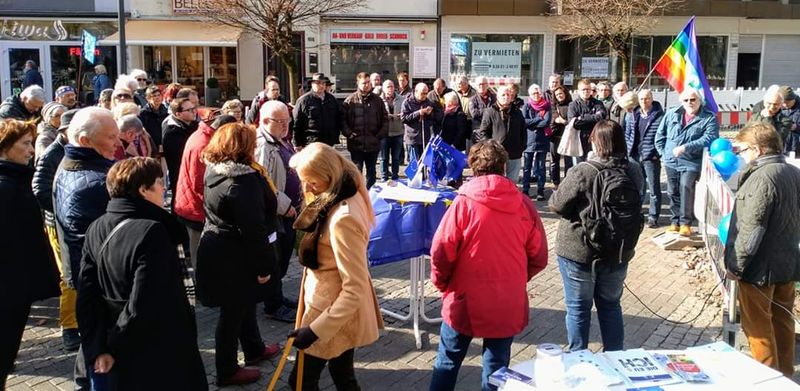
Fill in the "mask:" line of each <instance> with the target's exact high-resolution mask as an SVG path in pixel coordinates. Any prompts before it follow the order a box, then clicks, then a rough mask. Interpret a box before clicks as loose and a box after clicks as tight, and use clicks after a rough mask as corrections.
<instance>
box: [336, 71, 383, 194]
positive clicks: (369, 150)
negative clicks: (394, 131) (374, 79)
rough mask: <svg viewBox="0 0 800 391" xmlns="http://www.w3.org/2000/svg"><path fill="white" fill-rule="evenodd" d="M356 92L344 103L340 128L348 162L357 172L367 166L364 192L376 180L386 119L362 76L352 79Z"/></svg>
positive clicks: (380, 104) (365, 76)
mask: <svg viewBox="0 0 800 391" xmlns="http://www.w3.org/2000/svg"><path fill="white" fill-rule="evenodd" d="M356 83H357V84H358V91H356V92H354V93H353V94H352V95H350V96H348V97H347V99H345V100H344V105H343V109H344V128H343V129H342V134H344V136H345V137H347V150H348V151H350V158H351V159H352V160H353V163H355V164H356V166H358V169H359V170H361V169H362V167H363V166H364V165H366V166H367V188H370V187H372V185H373V184H374V183H375V180H376V177H377V175H376V173H375V165H376V164H378V152H379V151H380V149H381V140H382V139H383V138H384V137H386V136H387V135H388V134H389V115H388V113H387V112H386V109H385V108H384V106H383V100H381V98H380V97H379V96H378V95H375V93H373V92H372V84H371V83H370V81H369V75H368V74H367V73H366V72H360V73H359V74H358V75H356Z"/></svg>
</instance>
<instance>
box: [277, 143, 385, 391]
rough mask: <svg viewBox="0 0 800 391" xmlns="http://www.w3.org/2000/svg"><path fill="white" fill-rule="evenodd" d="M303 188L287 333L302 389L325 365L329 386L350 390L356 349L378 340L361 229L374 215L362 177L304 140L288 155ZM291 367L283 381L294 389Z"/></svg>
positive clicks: (379, 324)
mask: <svg viewBox="0 0 800 391" xmlns="http://www.w3.org/2000/svg"><path fill="white" fill-rule="evenodd" d="M289 165H290V166H291V167H292V168H294V169H296V170H297V174H298V176H299V177H300V180H301V181H302V182H303V189H304V191H305V192H306V193H311V194H310V195H311V196H313V201H311V202H310V203H309V204H308V206H306V208H305V209H304V210H303V211H302V212H301V213H300V216H298V218H297V221H296V222H295V224H294V227H295V228H296V229H299V230H302V231H305V232H306V234H305V236H304V237H303V238H302V239H301V241H300V248H299V250H298V258H299V260H300V263H301V264H302V265H303V266H305V270H304V273H303V283H302V286H301V288H300V298H301V299H302V300H300V302H299V304H298V313H299V314H302V317H301V318H300V319H298V322H297V324H296V325H295V327H296V329H295V330H294V331H292V333H291V334H290V337H294V338H295V339H294V346H295V347H297V348H298V349H305V357H306V358H305V365H304V368H303V379H302V381H303V389H309V390H316V389H318V383H319V377H320V374H321V373H322V370H323V369H324V368H325V365H328V370H329V371H330V374H331V377H332V378H333V382H334V384H335V385H336V389H337V390H358V389H359V386H358V382H357V381H356V377H355V372H354V369H353V355H354V352H355V348H356V347H361V346H366V345H369V344H371V343H373V342H375V341H376V340H377V339H378V330H379V329H381V328H383V319H382V318H381V314H380V310H379V308H378V299H377V297H376V295H375V289H374V288H373V286H372V278H371V277H370V274H369V270H368V266H367V243H368V242H369V231H370V228H371V227H372V226H373V224H374V223H375V213H374V212H373V210H372V204H371V203H370V200H369V193H368V192H367V188H366V185H365V181H364V177H363V176H362V175H361V172H360V171H359V170H358V168H356V166H355V164H353V163H352V162H351V161H349V160H347V159H345V158H344V157H343V156H342V155H340V154H339V153H338V152H336V150H335V149H333V148H332V147H330V146H328V145H326V144H323V143H318V142H317V143H311V144H309V145H308V146H306V147H305V148H303V150H301V151H300V152H298V153H297V154H295V155H294V156H292V159H291V160H290V161H289ZM297 372H298V368H297V365H295V367H294V369H293V370H292V374H291V378H290V381H289V384H290V385H291V386H292V387H294V385H295V384H296V381H297Z"/></svg>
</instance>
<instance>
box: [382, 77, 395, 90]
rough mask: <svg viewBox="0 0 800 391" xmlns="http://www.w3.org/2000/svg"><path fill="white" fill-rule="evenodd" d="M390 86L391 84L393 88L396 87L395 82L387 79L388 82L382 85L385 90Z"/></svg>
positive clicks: (385, 81)
mask: <svg viewBox="0 0 800 391" xmlns="http://www.w3.org/2000/svg"><path fill="white" fill-rule="evenodd" d="M389 84H391V85H392V87H394V82H393V81H391V80H389V79H386V80H384V81H383V84H382V85H383V88H386V86H387V85H389Z"/></svg>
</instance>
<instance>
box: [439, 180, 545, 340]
mask: <svg viewBox="0 0 800 391" xmlns="http://www.w3.org/2000/svg"><path fill="white" fill-rule="evenodd" d="M458 193H459V194H458V196H457V197H456V199H455V201H454V202H453V204H452V205H451V206H450V208H449V209H448V210H447V212H446V213H445V215H444V217H443V218H442V221H441V223H440V224H439V229H438V230H437V231H436V235H434V237H433V245H432V247H431V281H432V282H433V284H434V285H435V286H436V288H437V289H439V291H441V292H442V293H443V297H442V317H443V318H444V321H445V322H447V324H448V325H450V326H451V327H452V328H453V329H455V330H456V331H458V332H459V333H460V334H464V335H470V336H473V337H482V338H507V337H512V336H514V335H516V334H518V333H519V332H521V331H522V330H523V329H524V328H525V326H527V325H528V311H529V308H528V292H527V289H526V285H527V282H528V281H530V279H531V278H533V276H535V275H536V274H538V273H539V272H541V271H542V270H544V268H545V266H547V238H546V234H545V231H544V227H543V226H542V221H541V220H540V219H539V214H538V213H537V212H536V207H535V206H534V205H533V202H531V200H530V199H528V198H527V197H525V196H524V195H523V194H522V193H520V191H519V190H517V187H516V185H515V184H514V183H513V182H512V181H511V180H509V179H507V178H505V177H503V176H500V175H485V176H480V177H476V178H473V179H472V180H471V181H469V182H467V183H466V184H465V185H464V186H462V187H461V189H459V191H458Z"/></svg>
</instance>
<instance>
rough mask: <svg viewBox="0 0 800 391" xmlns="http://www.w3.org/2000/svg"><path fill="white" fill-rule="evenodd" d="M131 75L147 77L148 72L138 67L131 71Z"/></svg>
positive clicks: (133, 76) (136, 77)
mask: <svg viewBox="0 0 800 391" xmlns="http://www.w3.org/2000/svg"><path fill="white" fill-rule="evenodd" d="M130 76H131V77H132V78H134V79H138V78H140V77H143V78H145V79H147V72H145V71H144V70H142V69H138V68H137V69H134V70H132V71H131V73H130Z"/></svg>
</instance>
